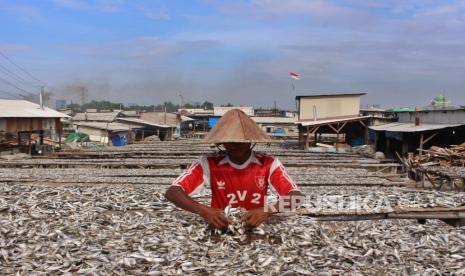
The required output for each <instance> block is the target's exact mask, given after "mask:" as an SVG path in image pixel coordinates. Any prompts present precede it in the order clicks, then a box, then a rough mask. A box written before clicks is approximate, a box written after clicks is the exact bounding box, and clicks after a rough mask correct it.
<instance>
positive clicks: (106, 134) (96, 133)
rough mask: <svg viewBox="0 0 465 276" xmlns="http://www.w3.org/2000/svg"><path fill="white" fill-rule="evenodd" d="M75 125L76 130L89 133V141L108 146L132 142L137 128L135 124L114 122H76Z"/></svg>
mask: <svg viewBox="0 0 465 276" xmlns="http://www.w3.org/2000/svg"><path fill="white" fill-rule="evenodd" d="M75 127H76V130H77V131H79V132H83V133H85V134H87V135H89V139H90V141H91V142H97V143H102V144H106V145H109V146H124V145H127V144H130V143H132V142H133V141H134V140H135V129H137V126H131V125H127V124H120V123H115V122H111V123H107V122H76V123H75Z"/></svg>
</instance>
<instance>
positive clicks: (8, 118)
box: [0, 99, 68, 154]
mask: <svg viewBox="0 0 465 276" xmlns="http://www.w3.org/2000/svg"><path fill="white" fill-rule="evenodd" d="M62 118H68V116H67V115H66V114H63V113H60V112H57V111H55V110H53V109H51V108H48V107H45V106H43V105H42V106H41V105H39V104H35V103H32V102H29V101H25V100H3V99H0V136H1V137H0V151H2V148H3V149H8V150H9V149H12V148H16V149H17V150H19V151H22V152H27V153H29V154H31V153H34V151H36V152H40V153H44V152H45V151H49V150H53V147H52V144H53V145H58V146H60V145H61V136H62V124H61V119H62ZM2 141H3V143H2ZM33 146H34V148H33Z"/></svg>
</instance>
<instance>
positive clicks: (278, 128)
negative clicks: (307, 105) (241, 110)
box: [251, 116, 299, 138]
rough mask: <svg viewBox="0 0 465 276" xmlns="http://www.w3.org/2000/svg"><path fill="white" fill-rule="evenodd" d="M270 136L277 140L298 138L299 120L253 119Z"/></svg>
mask: <svg viewBox="0 0 465 276" xmlns="http://www.w3.org/2000/svg"><path fill="white" fill-rule="evenodd" d="M251 118H252V119H253V120H254V121H255V122H256V123H257V125H258V126H259V127H260V128H261V129H262V130H263V131H265V132H266V133H267V134H268V135H270V136H272V137H275V138H291V137H294V138H297V137H298V136H299V131H298V128H297V125H296V122H297V118H292V117H262V116H260V117H251Z"/></svg>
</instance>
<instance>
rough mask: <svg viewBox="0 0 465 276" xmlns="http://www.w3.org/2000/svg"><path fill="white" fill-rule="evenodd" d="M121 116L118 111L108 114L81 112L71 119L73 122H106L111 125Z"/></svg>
mask: <svg viewBox="0 0 465 276" xmlns="http://www.w3.org/2000/svg"><path fill="white" fill-rule="evenodd" d="M120 116H123V115H122V113H121V112H120V111H110V112H82V113H76V115H74V117H73V122H83V121H85V122H106V123H111V122H114V121H115V120H116V118H117V117H120Z"/></svg>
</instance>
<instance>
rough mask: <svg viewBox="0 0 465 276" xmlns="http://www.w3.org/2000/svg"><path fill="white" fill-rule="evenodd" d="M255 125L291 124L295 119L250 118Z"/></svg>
mask: <svg viewBox="0 0 465 276" xmlns="http://www.w3.org/2000/svg"><path fill="white" fill-rule="evenodd" d="M251 118H252V120H254V121H255V122H256V123H261V124H293V123H295V122H297V118H293V117H251Z"/></svg>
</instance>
